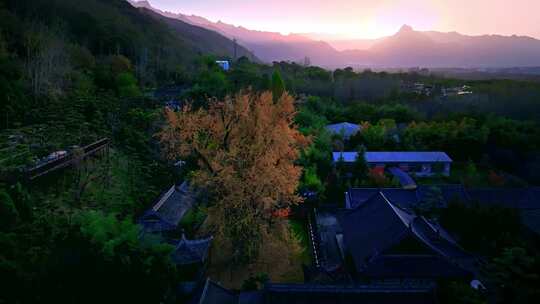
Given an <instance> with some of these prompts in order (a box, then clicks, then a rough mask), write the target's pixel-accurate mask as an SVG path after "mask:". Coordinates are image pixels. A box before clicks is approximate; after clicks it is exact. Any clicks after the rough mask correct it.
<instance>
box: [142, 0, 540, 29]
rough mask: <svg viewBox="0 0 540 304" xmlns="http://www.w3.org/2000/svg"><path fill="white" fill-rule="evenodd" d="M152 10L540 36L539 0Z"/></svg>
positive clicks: (214, 1) (282, 22) (249, 20)
mask: <svg viewBox="0 0 540 304" xmlns="http://www.w3.org/2000/svg"><path fill="white" fill-rule="evenodd" d="M149 2H150V3H151V4H152V5H153V6H154V7H156V8H159V9H162V10H167V11H171V12H180V13H184V14H194V15H199V16H203V17H206V18H208V19H210V20H212V21H218V20H221V21H223V22H226V23H231V24H234V25H242V26H244V27H247V28H249V29H256V30H266V31H275V32H281V33H284V34H287V33H290V32H293V33H330V34H340V35H342V36H343V38H378V37H381V36H387V35H391V34H393V33H395V32H396V31H397V30H398V29H399V28H400V27H401V25H403V24H409V25H411V26H412V27H413V28H414V29H417V30H436V31H443V32H449V31H457V32H460V33H463V34H470V35H481V34H502V35H512V34H517V35H527V36H532V37H535V38H540V17H539V14H538V13H539V12H540V0H331V1H328V0H272V1H270V0H149Z"/></svg>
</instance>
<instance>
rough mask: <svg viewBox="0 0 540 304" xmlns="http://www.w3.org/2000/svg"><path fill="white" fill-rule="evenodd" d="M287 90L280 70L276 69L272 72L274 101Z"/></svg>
mask: <svg viewBox="0 0 540 304" xmlns="http://www.w3.org/2000/svg"><path fill="white" fill-rule="evenodd" d="M284 92H285V82H284V81H283V78H282V77H281V74H280V73H279V71H277V70H275V71H274V73H273V74H272V96H273V99H274V102H275V101H277V100H278V99H279V98H281V96H282V95H283V93H284Z"/></svg>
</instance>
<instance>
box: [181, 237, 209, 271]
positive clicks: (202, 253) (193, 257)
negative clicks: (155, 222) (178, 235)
mask: <svg viewBox="0 0 540 304" xmlns="http://www.w3.org/2000/svg"><path fill="white" fill-rule="evenodd" d="M211 242H212V237H209V238H205V239H199V240H188V239H186V237H185V235H184V234H182V239H181V240H180V242H178V245H176V248H175V249H174V251H173V252H172V253H171V259H172V261H173V262H174V263H176V264H180V265H186V264H194V263H202V262H204V260H206V257H207V256H208V250H209V249H210V243H211Z"/></svg>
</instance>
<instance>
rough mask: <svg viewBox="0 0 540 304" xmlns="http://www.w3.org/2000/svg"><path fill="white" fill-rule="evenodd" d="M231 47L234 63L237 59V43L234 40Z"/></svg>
mask: <svg viewBox="0 0 540 304" xmlns="http://www.w3.org/2000/svg"><path fill="white" fill-rule="evenodd" d="M233 47H234V58H233V61H236V58H237V52H238V43H237V41H236V38H234V39H233Z"/></svg>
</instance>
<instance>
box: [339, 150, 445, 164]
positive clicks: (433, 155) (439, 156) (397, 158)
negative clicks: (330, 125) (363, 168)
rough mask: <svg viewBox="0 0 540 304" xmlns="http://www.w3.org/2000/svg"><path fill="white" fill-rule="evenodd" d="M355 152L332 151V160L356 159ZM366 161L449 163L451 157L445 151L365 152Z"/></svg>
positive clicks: (352, 160) (346, 160) (349, 160)
mask: <svg viewBox="0 0 540 304" xmlns="http://www.w3.org/2000/svg"><path fill="white" fill-rule="evenodd" d="M357 154H358V153H357V152H333V153H332V157H333V159H334V162H337V161H339V160H340V158H343V161H344V162H346V163H350V162H354V161H355V160H356V156H357ZM364 157H365V159H366V162H368V163H450V162H452V159H451V158H450V157H449V156H448V154H446V153H445V152H366V153H365V155H364Z"/></svg>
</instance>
